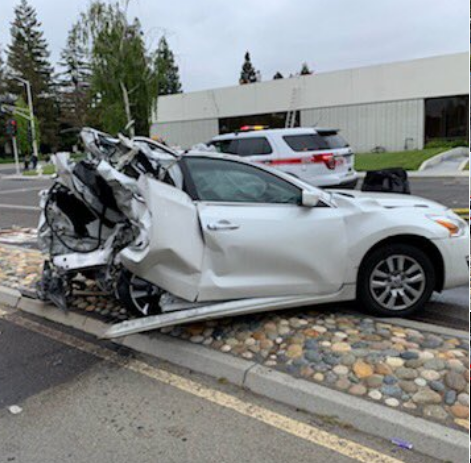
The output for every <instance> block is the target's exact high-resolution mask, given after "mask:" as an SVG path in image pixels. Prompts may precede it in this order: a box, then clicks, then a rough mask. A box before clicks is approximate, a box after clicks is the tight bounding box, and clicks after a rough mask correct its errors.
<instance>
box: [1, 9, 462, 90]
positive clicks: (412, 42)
mask: <svg viewBox="0 0 471 463" xmlns="http://www.w3.org/2000/svg"><path fill="white" fill-rule="evenodd" d="M29 2H30V3H31V4H32V5H33V6H34V7H35V8H36V10H37V12H38V16H39V19H40V21H41V22H42V23H43V28H44V32H45V37H46V39H47V41H48V43H49V46H50V51H51V53H52V59H53V62H55V61H56V60H57V59H58V58H59V55H60V51H61V49H62V47H63V46H64V44H65V40H66V37H67V31H68V29H69V27H70V25H71V24H72V23H73V22H74V21H75V20H76V19H77V17H78V14H79V12H80V11H83V10H84V9H86V7H87V5H88V4H89V3H90V2H89V0H29ZM17 3H19V0H1V1H0V44H1V47H2V48H4V47H5V45H6V44H7V43H8V42H9V40H10V34H9V29H10V23H11V21H12V19H13V8H14V6H15V5H16V4H17ZM130 4H131V5H130V8H129V16H138V17H139V18H140V20H141V23H142V25H143V28H144V30H145V32H146V36H147V42H148V45H149V46H151V45H154V46H155V45H156V43H157V40H158V37H159V36H160V35H161V34H162V33H165V34H166V35H167V37H168V40H169V42H170V45H171V47H172V48H173V50H174V52H175V55H176V58H177V63H178V65H179V66H180V73H181V78H182V82H183V88H184V90H185V91H193V90H203V89H207V88H214V87H225V86H230V85H236V84H237V83H238V78H239V73H240V67H241V64H242V61H243V55H244V53H245V51H246V50H249V51H250V52H251V55H252V62H253V63H254V66H255V67H256V68H257V69H259V70H260V71H261V73H262V78H263V80H269V79H271V78H272V76H273V74H275V72H276V71H280V72H281V73H282V74H284V75H289V74H290V73H295V72H297V71H299V69H300V68H301V63H302V62H304V61H306V62H307V63H308V64H309V66H310V67H311V68H312V69H314V70H315V71H316V72H326V71H331V70H335V69H345V68H350V67H357V66H366V65H371V64H378V63H385V62H391V61H399V60H408V59H414V58H421V57H425V56H433V55H442V54H447V53H455V52H461V51H467V50H468V47H469V9H468V5H469V3H468V1H467V0H446V1H445V0H355V1H352V0H235V1H227V0H225V1H223V0H197V1H196V0H162V1H157V0H130Z"/></svg>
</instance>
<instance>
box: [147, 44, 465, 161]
mask: <svg viewBox="0 0 471 463" xmlns="http://www.w3.org/2000/svg"><path fill="white" fill-rule="evenodd" d="M468 102H469V55H468V54H467V53H459V54H453V55H445V56H436V57H430V58H423V59H417V60H412V61H404V62H396V63H389V64H382V65H377V66H368V67H362V68H357V69H347V70H342V71H335V72H326V73H318V74H314V75H310V76H301V77H293V78H287V79H280V80H272V81H267V82H260V83H256V84H248V85H238V86H234V87H227V88H219V89H213V90H205V91H200V92H191V93H183V94H178V95H170V96H165V97H161V98H159V100H158V106H157V109H156V111H154V120H153V124H152V128H151V135H159V136H163V137H164V138H165V139H166V140H167V141H168V142H169V143H171V144H176V145H180V146H182V147H184V148H188V147H190V146H192V145H193V144H195V143H199V142H206V141H208V140H210V139H211V138H212V137H214V136H215V135H218V134H220V133H225V132H228V131H233V130H237V129H238V128H240V127H241V126H243V125H246V124H262V125H269V126H270V127H271V128H276V127H284V126H285V121H286V115H287V112H288V111H295V114H296V118H295V120H296V125H300V126H303V127H307V126H315V125H318V126H322V127H333V128H339V129H340V130H341V132H342V134H343V135H344V137H345V138H346V139H347V140H349V142H350V144H351V145H352V147H353V148H354V149H355V150H356V151H357V152H366V151H370V150H372V149H374V148H375V147H383V148H385V149H386V150H388V151H393V150H394V151H395V150H403V149H412V148H419V149H421V148H423V146H424V144H425V143H426V142H427V141H429V140H433V139H436V138H447V139H453V138H466V139H467V138H468V123H469V121H468Z"/></svg>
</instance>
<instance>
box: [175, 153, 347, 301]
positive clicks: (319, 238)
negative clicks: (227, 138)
mask: <svg viewBox="0 0 471 463" xmlns="http://www.w3.org/2000/svg"><path fill="white" fill-rule="evenodd" d="M183 164H184V166H185V167H184V168H185V174H186V177H187V180H188V181H187V188H188V189H189V190H190V191H191V193H190V194H191V195H192V196H193V197H194V199H195V200H196V205H197V209H198V216H199V220H200V225H201V228H202V233H203V239H204V243H205V244H204V251H203V252H204V255H203V266H202V272H201V280H200V283H199V295H198V300H201V301H203V300H221V299H226V300H227V299H238V298H249V297H268V296H285V295H299V294H313V295H314V294H315V295H321V294H330V293H334V292H336V291H338V290H339V289H340V288H341V287H342V285H343V282H344V275H345V264H344V261H345V257H346V254H347V249H346V248H347V245H346V233H345V225H344V221H343V218H342V215H341V212H340V210H339V209H337V208H335V207H329V206H326V205H325V204H320V205H319V207H304V206H302V205H301V198H302V191H301V189H300V188H299V187H298V186H297V185H295V184H294V183H291V182H289V181H287V180H285V179H283V178H281V177H279V176H277V175H276V174H275V173H271V172H269V171H267V170H265V169H260V168H258V167H256V166H252V165H250V164H246V163H240V162H237V161H233V160H228V159H217V158H208V157H196V156H189V157H187V158H185V159H184V162H183Z"/></svg>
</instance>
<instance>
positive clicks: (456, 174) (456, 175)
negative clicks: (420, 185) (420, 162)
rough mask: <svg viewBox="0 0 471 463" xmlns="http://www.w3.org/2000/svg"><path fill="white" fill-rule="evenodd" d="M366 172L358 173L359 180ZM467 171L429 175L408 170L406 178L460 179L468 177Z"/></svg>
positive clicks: (424, 172)
mask: <svg viewBox="0 0 471 463" xmlns="http://www.w3.org/2000/svg"><path fill="white" fill-rule="evenodd" d="M365 176H366V171H361V172H358V177H359V178H365ZM468 176H469V173H468V171H464V172H463V171H456V172H452V173H442V174H434V173H429V172H426V171H418V170H408V171H407V177H408V178H461V177H468Z"/></svg>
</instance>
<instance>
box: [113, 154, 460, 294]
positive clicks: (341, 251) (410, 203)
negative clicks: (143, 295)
mask: <svg viewBox="0 0 471 463" xmlns="http://www.w3.org/2000/svg"><path fill="white" fill-rule="evenodd" d="M189 156H194V157H203V158H214V159H221V156H220V155H216V154H208V153H203V154H197V153H193V154H191V155H189ZM222 158H223V159H226V160H228V161H232V162H238V163H245V164H247V165H251V163H249V162H247V161H243V160H241V159H240V158H238V157H234V156H228V155H224V156H222ZM255 168H257V169H262V170H266V171H269V172H271V173H273V174H276V175H277V176H280V177H282V178H283V179H284V180H286V181H288V182H290V183H292V184H295V185H298V186H299V187H300V188H303V189H306V190H310V191H312V192H315V193H316V194H318V195H319V197H320V198H322V202H323V203H324V204H325V205H326V206H327V207H305V206H298V205H294V204H250V203H229V202H228V203H219V202H207V201H192V200H191V198H190V197H189V196H188V195H187V194H186V193H184V192H182V191H180V190H178V189H176V188H173V187H169V186H167V185H163V184H162V183H161V182H157V181H155V180H151V179H147V180H146V190H145V192H143V195H144V197H145V199H146V204H148V207H149V209H150V211H151V214H152V216H153V221H152V226H151V230H150V232H149V235H150V237H151V238H150V242H149V246H148V247H146V248H145V249H142V250H140V251H134V250H131V249H130V248H126V249H124V250H123V251H122V252H121V254H120V256H121V259H122V261H123V263H124V265H125V266H126V267H127V268H129V269H130V270H131V271H132V272H133V273H136V274H137V275H138V276H140V277H142V278H145V279H146V280H148V281H150V282H152V283H153V284H155V285H157V286H159V287H161V288H163V289H165V290H167V291H169V292H171V293H172V294H174V295H176V296H178V297H181V298H183V299H186V300H191V301H200V302H201V301H216V300H219V301H221V300H229V299H240V298H259V297H278V296H289V295H313V296H318V295H326V294H331V293H335V292H336V291H339V290H340V289H341V288H342V286H344V285H355V284H356V278H357V275H358V268H359V266H360V263H361V261H362V259H363V258H364V256H365V255H366V253H367V252H368V250H369V249H371V248H372V247H373V246H374V245H375V244H376V243H379V242H381V241H383V240H385V239H387V238H391V237H394V236H401V235H411V236H418V237H422V238H425V239H427V240H429V241H431V242H434V243H435V242H437V243H438V242H439V245H437V247H439V248H440V249H446V250H447V251H446V252H442V254H443V257H444V260H445V267H446V272H445V274H446V275H447V279H446V283H447V282H449V284H452V285H459V284H465V283H466V282H467V278H468V276H467V271H466V261H465V257H466V255H467V252H468V244H467V243H468V236H469V232H468V231H467V228H466V232H464V234H463V236H462V237H458V238H450V237H449V235H448V232H447V230H446V229H445V228H443V227H442V226H439V225H437V224H436V223H435V222H433V221H432V220H430V219H429V218H428V215H430V214H444V213H446V214H450V215H453V216H454V214H453V213H452V212H450V211H449V210H447V208H446V207H445V206H442V205H440V204H438V203H435V202H433V201H429V200H426V199H423V198H418V197H414V196H409V195H399V194H384V193H372V194H371V193H362V192H356V191H347V192H345V191H343V190H340V191H334V192H332V193H326V192H322V191H321V190H318V189H317V188H315V187H313V186H312V185H309V184H307V183H304V182H302V181H300V180H299V179H295V178H292V177H291V176H289V175H286V174H282V173H279V172H277V171H274V170H272V169H270V168H266V167H261V166H260V167H255ZM182 211H184V212H182ZM460 220H461V219H460ZM220 221H225V222H226V223H228V224H229V225H235V226H236V227H235V228H234V229H226V230H211V224H214V223H217V222H220ZM163 236H165V237H166V238H165V239H163V238H162V237H163ZM451 249H454V251H451ZM458 253H460V254H461V257H460V258H459V261H461V265H456V264H455V263H454V262H453V261H452V260H450V258H449V257H448V256H451V255H453V256H455V255H456V254H458ZM453 258H454V257H453ZM453 258H452V259H453ZM450 272H451V273H452V275H453V274H456V275H455V276H450V275H449V273H450Z"/></svg>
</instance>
